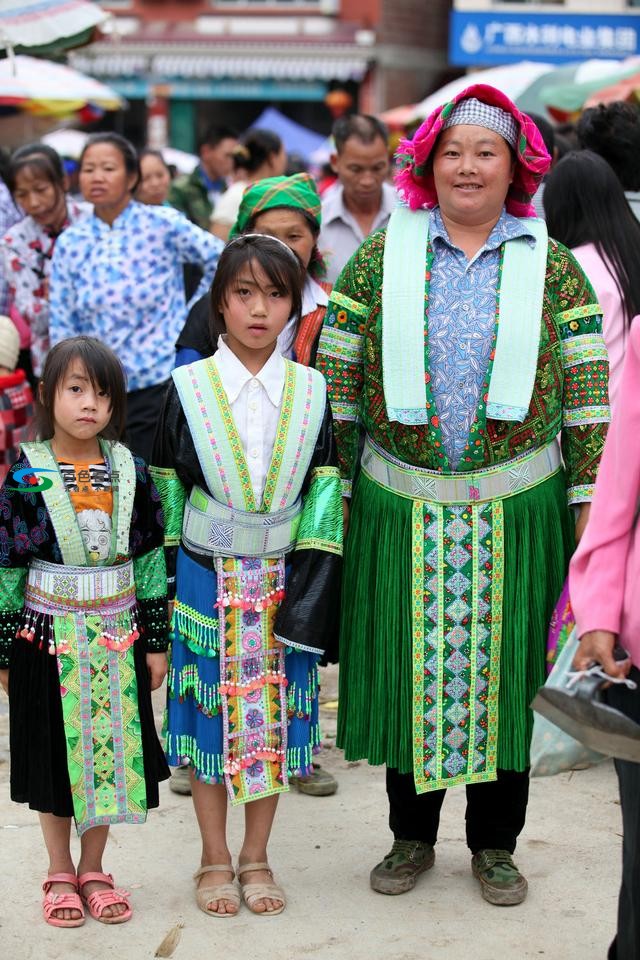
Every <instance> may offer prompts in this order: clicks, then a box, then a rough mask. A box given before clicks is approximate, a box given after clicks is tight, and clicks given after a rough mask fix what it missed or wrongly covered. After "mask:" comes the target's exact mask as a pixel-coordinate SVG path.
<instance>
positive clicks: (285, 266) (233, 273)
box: [210, 233, 304, 343]
mask: <svg viewBox="0 0 640 960" xmlns="http://www.w3.org/2000/svg"><path fill="white" fill-rule="evenodd" d="M252 261H253V262H255V263H257V264H258V266H259V267H261V268H262V270H264V272H265V273H266V275H267V277H268V278H269V282H270V283H272V284H273V286H274V287H275V288H276V289H277V290H278V291H279V292H280V293H281V294H282V295H283V296H290V297H291V316H295V317H297V324H299V323H300V314H301V311H302V286H303V283H304V268H303V266H302V264H301V263H300V260H299V259H298V257H297V256H296V255H295V253H294V252H293V250H290V249H289V247H287V245H286V244H284V243H282V241H280V240H276V239H275V237H270V236H268V235H267V234H256V233H252V234H249V235H246V234H241V235H240V236H239V237H236V238H235V240H232V241H231V242H230V243H228V244H227V246H226V247H225V248H224V250H223V251H222V253H221V254H220V260H219V261H218V267H217V269H216V274H215V277H214V278H213V284H212V286H211V314H210V329H211V335H212V339H213V341H214V343H215V342H216V340H217V339H218V337H219V336H220V334H221V333H225V332H226V329H227V328H226V324H225V320H224V309H225V304H226V301H227V297H228V295H229V292H230V290H231V287H232V285H233V284H234V283H235V281H236V278H237V277H238V274H239V273H240V271H241V270H242V268H243V267H248V268H249V269H250V270H251V263H252ZM296 333H297V326H296ZM294 337H295V334H294Z"/></svg>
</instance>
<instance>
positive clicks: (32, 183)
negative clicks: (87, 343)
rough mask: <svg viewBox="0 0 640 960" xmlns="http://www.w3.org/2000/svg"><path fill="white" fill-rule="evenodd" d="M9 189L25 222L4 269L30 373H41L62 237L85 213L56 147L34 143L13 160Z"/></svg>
mask: <svg viewBox="0 0 640 960" xmlns="http://www.w3.org/2000/svg"><path fill="white" fill-rule="evenodd" d="M7 183H8V186H9V189H10V190H11V193H12V195H13V199H14V200H15V202H16V203H17V204H19V205H20V207H22V209H23V210H24V212H25V213H26V217H24V219H23V220H21V221H20V222H19V223H16V224H15V225H14V226H13V227H11V229H10V230H9V232H8V233H7V234H5V236H4V237H3V238H2V239H0V266H1V267H2V269H3V272H4V274H5V276H6V277H7V279H8V282H9V297H10V312H11V317H12V319H13V321H14V323H16V325H17V326H18V329H19V330H20V331H21V333H22V335H23V336H22V344H21V345H22V346H23V347H25V348H28V347H29V344H30V345H31V356H30V363H27V358H28V357H29V354H28V353H26V356H22V357H21V359H20V366H24V367H25V369H26V370H27V373H30V372H31V370H33V375H34V376H35V378H37V377H39V376H40V375H41V373H42V366H43V364H44V360H45V357H46V355H47V351H48V349H49V275H50V273H51V258H52V257H53V251H54V248H55V245H56V241H57V239H58V237H59V236H60V234H61V233H62V232H63V230H65V229H66V228H67V227H68V226H69V225H70V224H72V223H74V222H75V221H76V220H78V219H79V218H80V217H81V216H83V213H86V210H83V208H82V207H81V206H80V205H78V204H77V203H75V202H74V201H73V200H71V199H70V198H68V197H67V196H66V193H65V190H66V181H65V174H64V169H63V167H62V161H61V160H60V157H59V156H58V154H57V153H56V151H55V150H53V149H52V148H51V147H49V146H47V145H46V144H44V143H34V144H30V145H29V146H26V147H21V148H20V149H19V150H16V152H15V153H14V154H13V156H12V157H11V162H10V164H9V170H8V174H7Z"/></svg>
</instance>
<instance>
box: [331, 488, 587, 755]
mask: <svg viewBox="0 0 640 960" xmlns="http://www.w3.org/2000/svg"><path fill="white" fill-rule="evenodd" d="M412 504H413V501H411V500H409V499H406V498H403V497H400V496H397V495H395V494H394V493H392V492H391V491H389V490H386V489H384V488H383V487H381V486H379V485H378V484H376V483H374V482H373V481H372V480H370V479H369V478H368V477H367V476H366V474H364V473H362V474H360V477H359V479H358V482H357V484H356V488H355V491H354V496H353V501H352V504H351V517H350V525H349V535H348V537H347V542H346V551H345V561H344V585H343V593H342V620H341V636H340V706H339V713H338V736H337V744H338V746H339V747H341V748H342V749H343V750H344V751H345V756H346V759H347V760H361V759H367V760H368V761H369V762H370V763H372V764H387V766H389V767H393V768H396V769H398V770H399V771H400V772H401V773H410V772H412V771H413V770H414V763H413V729H412V702H413V672H412V671H413V665H412ZM502 506H503V518H504V523H503V537H504V582H503V604H502V636H501V644H500V670H499V684H500V686H499V694H498V728H497V730H498V734H497V736H498V744H497V766H498V768H499V769H504V770H520V771H521V770H524V769H526V767H528V765H529V747H530V742H531V732H532V727H533V714H532V711H531V709H530V707H529V704H530V702H531V700H532V699H533V697H534V695H535V693H536V691H537V689H538V687H540V686H541V684H542V683H544V679H545V652H546V638H547V630H548V625H549V619H550V617H551V613H552V611H553V608H554V605H555V603H556V601H557V599H558V596H559V595H560V591H561V589H562V586H563V583H564V580H565V577H566V574H567V569H568V564H569V559H570V556H571V553H572V551H573V549H574V546H575V539H574V524H573V518H572V516H571V512H570V510H569V508H568V506H567V494H566V479H565V475H564V472H563V471H560V472H558V473H556V474H555V475H554V476H552V477H550V478H549V479H548V480H545V481H543V482H542V483H540V484H538V485H537V486H535V487H533V488H531V489H530V490H526V491H524V492H522V493H519V494H517V495H515V496H513V497H508V498H506V499H505V500H503V501H502Z"/></svg>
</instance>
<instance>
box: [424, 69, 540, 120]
mask: <svg viewBox="0 0 640 960" xmlns="http://www.w3.org/2000/svg"><path fill="white" fill-rule="evenodd" d="M554 69H555V68H554V66H553V64H551V63H534V62H533V61H531V60H522V61H520V63H508V64H505V65H504V66H502V67H491V68H490V69H488V70H474V71H473V73H467V74H465V76H464V77H458V79H457V80H452V81H451V83H447V84H445V86H444V87H441V88H440V89H439V90H436V92H435V93H431V94H429V96H428V97H426V98H425V99H424V100H422V101H421V102H420V103H417V104H416V106H415V111H414V113H413V115H412V116H411V118H410V120H424V118H425V117H428V116H429V114H430V113H431V112H432V111H433V110H435V109H436V107H439V106H441V105H442V104H443V103H448V102H449V100H451V99H452V98H453V97H455V95H456V94H457V93H461V92H462V90H465V89H466V88H467V87H470V86H472V85H473V84H475V83H487V84H489V86H491V87H496V88H497V89H498V90H501V91H502V93H506V95H507V96H508V97H510V98H511V99H512V100H517V99H518V97H519V96H520V95H521V94H522V93H524V91H525V90H527V89H528V87H530V86H531V85H532V84H533V83H534V82H535V81H536V80H537V79H538V78H539V77H541V76H543V75H544V74H545V73H550V72H551V71H552V70H554Z"/></svg>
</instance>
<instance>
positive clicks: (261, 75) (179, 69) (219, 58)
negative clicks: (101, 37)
mask: <svg viewBox="0 0 640 960" xmlns="http://www.w3.org/2000/svg"><path fill="white" fill-rule="evenodd" d="M73 64H74V66H75V67H76V68H77V69H79V70H83V71H86V72H87V73H90V74H92V75H93V76H96V77H109V78H111V79H115V78H117V77H123V78H126V77H140V76H141V75H146V76H148V77H149V79H152V78H153V79H154V80H156V79H158V80H162V79H167V80H170V79H175V78H182V79H185V80H208V79H212V80H214V79H215V80H220V79H227V78H228V79H239V80H266V79H273V80H294V81H295V80H300V81H313V80H320V81H325V82H326V81H329V80H340V81H343V82H344V81H346V80H355V81H356V82H359V81H361V80H362V78H363V77H364V75H365V73H366V72H367V70H368V68H369V61H368V60H367V59H366V58H365V57H364V56H362V55H361V56H353V55H351V56H350V55H345V52H344V51H343V50H341V49H340V48H337V49H335V48H332V47H326V48H322V49H318V48H317V47H312V48H310V49H309V50H308V52H307V51H305V53H304V55H303V54H302V52H301V53H300V54H296V55H293V54H290V55H284V54H279V53H274V54H273V55H271V56H264V46H260V47H258V46H257V45H256V48H255V50H254V51H251V50H243V51H242V53H239V52H233V53H231V52H223V51H222V50H220V51H218V50H212V51H211V53H198V54H190V53H187V52H180V53H171V52H166V53H156V54H151V55H147V54H144V53H117V52H116V51H114V52H113V53H112V54H110V55H107V54H98V55H95V56H89V55H87V54H85V53H76V54H74V55H73Z"/></svg>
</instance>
